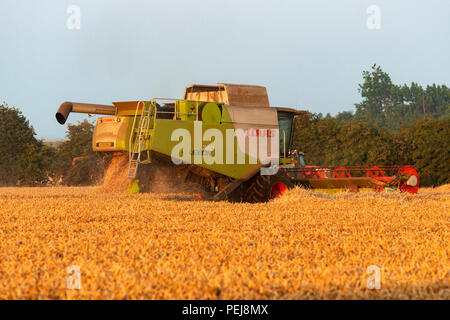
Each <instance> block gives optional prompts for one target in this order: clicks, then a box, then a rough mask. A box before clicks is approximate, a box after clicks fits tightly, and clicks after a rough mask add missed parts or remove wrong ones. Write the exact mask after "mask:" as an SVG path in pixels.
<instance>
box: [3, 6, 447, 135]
mask: <svg viewBox="0 0 450 320" xmlns="http://www.w3.org/2000/svg"><path fill="white" fill-rule="evenodd" d="M70 5H77V6H78V7H79V8H80V10H81V15H80V25H81V28H80V29H79V30H77V29H73V30H70V29H68V28H67V26H66V22H67V19H68V18H69V16H70V14H69V13H67V8H68V7H69V6H70ZM370 5H377V6H378V7H379V8H380V23H381V25H380V26H381V28H380V29H376V30H371V29H369V28H368V27H367V24H366V22H367V19H368V18H369V16H370V15H369V14H368V13H367V12H366V10H367V8H368V7H369V6H370ZM449 52H450V1H449V0H429V1H411V0H410V1H406V0H397V1H395V0H382V1H381V0H379V1H374V0H371V1H366V0H342V1H332V0H329V1H325V0H322V1H320V0H319V1H317V0H316V1H312V0H311V1H299V0H296V1H295V0H294V1H287V0H277V1H275V0H265V1H245V0H240V1H235V0H227V1H216V0H208V1H206V0H189V1H181V0H165V1H138V0H127V1H125V0H117V1H111V0H109V1H106V0H95V1H93V0H91V1H87V0H71V1H63V0H53V1H51V0H39V1H37V0H35V1H30V0H1V1H0V102H2V101H5V102H6V103H8V104H9V105H10V106H14V107H17V108H19V109H20V110H21V111H22V112H23V114H24V115H25V116H26V117H27V118H28V119H29V120H30V122H31V124H32V125H33V126H34V128H35V131H36V133H37V136H38V137H39V138H62V137H64V135H65V131H66V126H61V125H59V124H58V123H57V122H56V120H55V117H54V115H55V112H56V110H57V108H58V106H59V105H60V104H61V103H62V102H64V101H77V102H88V103H101V104H110V103H111V102H112V101H124V100H139V99H148V98H151V97H171V98H181V97H182V94H183V90H184V87H185V86H187V85H189V84H192V83H201V84H215V83H217V82H225V83H245V84H258V85H264V86H266V87H267V89H268V93H269V99H270V103H271V105H273V106H289V107H296V108H300V109H302V108H305V107H306V108H307V109H308V110H310V111H312V112H322V113H324V114H325V113H327V112H330V113H331V114H336V113H337V112H339V111H343V110H352V109H353V104H354V103H356V102H358V101H360V97H359V94H358V92H357V88H358V83H360V82H361V79H362V71H363V70H368V69H370V67H371V65H373V64H374V63H377V64H379V65H381V67H382V68H383V70H384V71H386V72H388V73H389V74H390V75H391V78H392V80H393V82H394V83H401V84H402V83H408V84H409V83H410V82H411V81H415V82H418V83H420V84H422V85H426V84H431V83H436V84H446V85H449V83H450V59H449V57H450V54H449ZM85 117H86V116H85V115H74V114H72V115H71V116H70V118H69V121H70V122H76V121H78V120H81V119H83V118H85Z"/></svg>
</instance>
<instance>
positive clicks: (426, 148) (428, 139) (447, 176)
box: [398, 119, 450, 186]
mask: <svg viewBox="0 0 450 320" xmlns="http://www.w3.org/2000/svg"><path fill="white" fill-rule="evenodd" d="M398 137H399V139H401V140H402V144H403V149H404V151H403V158H404V162H405V163H410V164H412V165H414V167H415V169H416V170H417V172H418V173H419V175H420V179H421V184H422V185H427V186H430V185H434V186H436V185H440V184H445V183H450V139H449V137H450V119H438V120H432V119H424V120H419V121H417V122H416V123H414V124H413V125H410V126H406V127H402V128H401V129H400V132H399V134H398Z"/></svg>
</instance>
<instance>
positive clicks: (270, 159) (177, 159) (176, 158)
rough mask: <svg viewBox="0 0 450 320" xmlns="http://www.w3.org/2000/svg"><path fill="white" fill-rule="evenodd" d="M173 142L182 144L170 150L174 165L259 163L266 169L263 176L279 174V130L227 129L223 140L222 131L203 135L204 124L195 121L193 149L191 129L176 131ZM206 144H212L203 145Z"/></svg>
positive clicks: (263, 169) (262, 173) (208, 130)
mask: <svg viewBox="0 0 450 320" xmlns="http://www.w3.org/2000/svg"><path fill="white" fill-rule="evenodd" d="M170 139H171V141H179V142H178V143H177V144H176V145H175V146H174V147H173V148H172V151H171V158H172V162H173V163H174V164H176V165H179V164H191V163H193V164H197V165H198V164H203V163H204V164H208V165H212V164H235V163H237V164H257V163H258V160H259V162H260V163H261V164H262V165H264V166H265V167H263V168H261V169H260V172H261V175H274V174H276V173H277V172H278V166H279V155H280V152H279V151H280V150H279V148H280V141H279V129H267V128H246V129H237V130H235V129H226V130H225V139H224V136H223V133H222V131H221V130H219V129H216V128H209V129H207V130H205V132H203V126H202V121H194V137H193V139H194V140H193V150H192V136H191V132H190V131H189V130H188V129H185V128H178V129H175V130H174V131H173V132H172V134H171V136H170ZM269 140H270V143H269ZM235 141H236V142H237V143H236V148H235ZM247 141H248V143H247ZM203 142H209V144H207V145H206V146H203ZM269 146H270V150H269ZM235 150H236V151H237V152H235ZM269 151H270V152H269ZM246 155H247V156H248V157H246ZM247 158H248V160H246V159H247ZM246 161H247V163H246Z"/></svg>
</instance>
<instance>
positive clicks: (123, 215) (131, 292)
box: [0, 187, 450, 299]
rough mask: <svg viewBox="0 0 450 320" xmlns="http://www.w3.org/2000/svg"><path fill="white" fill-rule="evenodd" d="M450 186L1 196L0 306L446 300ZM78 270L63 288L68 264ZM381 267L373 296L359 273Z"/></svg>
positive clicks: (22, 191) (52, 190) (60, 191)
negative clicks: (33, 302)
mask: <svg viewBox="0 0 450 320" xmlns="http://www.w3.org/2000/svg"><path fill="white" fill-rule="evenodd" d="M449 195H450V191H449V188H448V187H441V188H437V189H422V190H421V192H420V193H419V194H417V195H408V194H397V193H392V194H391V193H389V194H386V193H382V194H376V193H371V192H370V193H359V194H350V193H342V194H337V195H332V196H331V195H326V194H320V193H313V192H310V191H306V190H302V189H294V190H292V191H290V192H289V193H288V194H287V195H285V196H284V197H282V198H279V199H276V200H273V201H271V202H269V203H265V204H244V203H243V204H240V203H238V204H236V203H235V204H233V203H227V202H218V203H215V202H206V201H203V202H197V201H195V195H192V194H188V193H169V194H157V193H153V194H137V195H127V194H122V193H105V190H104V188H101V187H84V188H75V187H73V188H69V187H49V188H1V189H0V226H1V228H0V246H1V251H0V298H1V299H97V298H101V299H123V298H127V299H316V298H330V299H335V298H354V299H359V298H377V299H384V298H400V299H403V298H416V299H427V298H441V299H449V298H450V286H449V284H450V283H449V275H450V273H449V270H450V264H449V247H450V246H449V224H450V210H449V203H450V201H449ZM70 265H77V266H79V267H80V270H81V285H82V287H81V289H80V290H69V289H68V288H67V285H66V280H67V277H68V276H69V274H67V273H66V272H67V267H68V266H70ZM371 265H375V266H379V268H380V270H381V288H380V289H379V290H376V289H375V290H369V289H368V288H367V285H366V283H367V279H368V277H369V276H370V274H368V273H367V267H368V266H371Z"/></svg>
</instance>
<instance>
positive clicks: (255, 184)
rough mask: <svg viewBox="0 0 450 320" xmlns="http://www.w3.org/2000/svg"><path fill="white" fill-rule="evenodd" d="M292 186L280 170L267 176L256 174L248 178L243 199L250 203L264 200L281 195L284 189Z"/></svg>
mask: <svg viewBox="0 0 450 320" xmlns="http://www.w3.org/2000/svg"><path fill="white" fill-rule="evenodd" d="M293 187H294V184H293V183H292V182H291V181H290V180H289V178H288V177H287V176H286V175H284V174H283V173H281V172H278V173H277V174H275V175H269V176H262V175H260V174H258V175H256V176H255V177H254V178H252V179H251V180H250V184H249V187H248V188H247V193H246V197H245V200H246V201H247V202H251V203H257V202H266V201H269V200H271V199H274V198H276V197H278V196H281V195H282V194H283V192H284V191H285V190H287V189H291V188H293ZM277 189H278V192H277Z"/></svg>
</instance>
